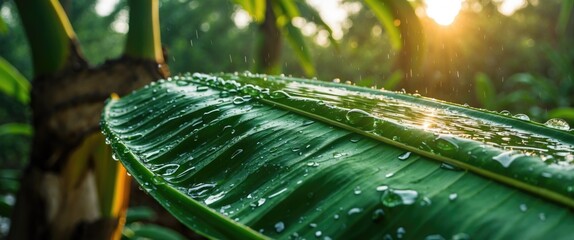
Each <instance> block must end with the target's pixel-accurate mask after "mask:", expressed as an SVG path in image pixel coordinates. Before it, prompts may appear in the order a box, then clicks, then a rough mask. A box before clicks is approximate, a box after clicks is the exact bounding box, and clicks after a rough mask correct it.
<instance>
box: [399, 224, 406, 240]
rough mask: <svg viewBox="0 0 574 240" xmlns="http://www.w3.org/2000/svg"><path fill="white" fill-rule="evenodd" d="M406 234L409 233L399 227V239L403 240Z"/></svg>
mask: <svg viewBox="0 0 574 240" xmlns="http://www.w3.org/2000/svg"><path fill="white" fill-rule="evenodd" d="M405 233H407V231H406V230H405V228H404V227H399V228H398V229H397V238H399V239H400V238H403V237H404V236H405Z"/></svg>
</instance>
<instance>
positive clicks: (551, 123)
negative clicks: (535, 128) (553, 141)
mask: <svg viewBox="0 0 574 240" xmlns="http://www.w3.org/2000/svg"><path fill="white" fill-rule="evenodd" d="M544 125H546V126H547V127H551V128H554V129H558V130H564V131H568V130H570V125H568V123H567V122H566V121H565V120H564V119H560V118H552V119H550V120H548V121H546V122H545V123H544Z"/></svg>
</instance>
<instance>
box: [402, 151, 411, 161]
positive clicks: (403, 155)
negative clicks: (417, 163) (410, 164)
mask: <svg viewBox="0 0 574 240" xmlns="http://www.w3.org/2000/svg"><path fill="white" fill-rule="evenodd" d="M410 156H411V152H406V153H403V154H401V155H400V156H399V160H402V161H404V160H407V159H408V158H409V157H410Z"/></svg>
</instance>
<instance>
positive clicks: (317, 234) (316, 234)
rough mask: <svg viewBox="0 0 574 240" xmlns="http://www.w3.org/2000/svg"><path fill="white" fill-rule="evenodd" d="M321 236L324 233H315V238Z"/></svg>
mask: <svg viewBox="0 0 574 240" xmlns="http://www.w3.org/2000/svg"><path fill="white" fill-rule="evenodd" d="M321 235H323V233H322V232H321V231H316V232H315V237H321Z"/></svg>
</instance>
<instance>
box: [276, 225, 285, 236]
mask: <svg viewBox="0 0 574 240" xmlns="http://www.w3.org/2000/svg"><path fill="white" fill-rule="evenodd" d="M283 230H285V223H283V222H277V223H275V231H276V232H277V233H280V232H283Z"/></svg>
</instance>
